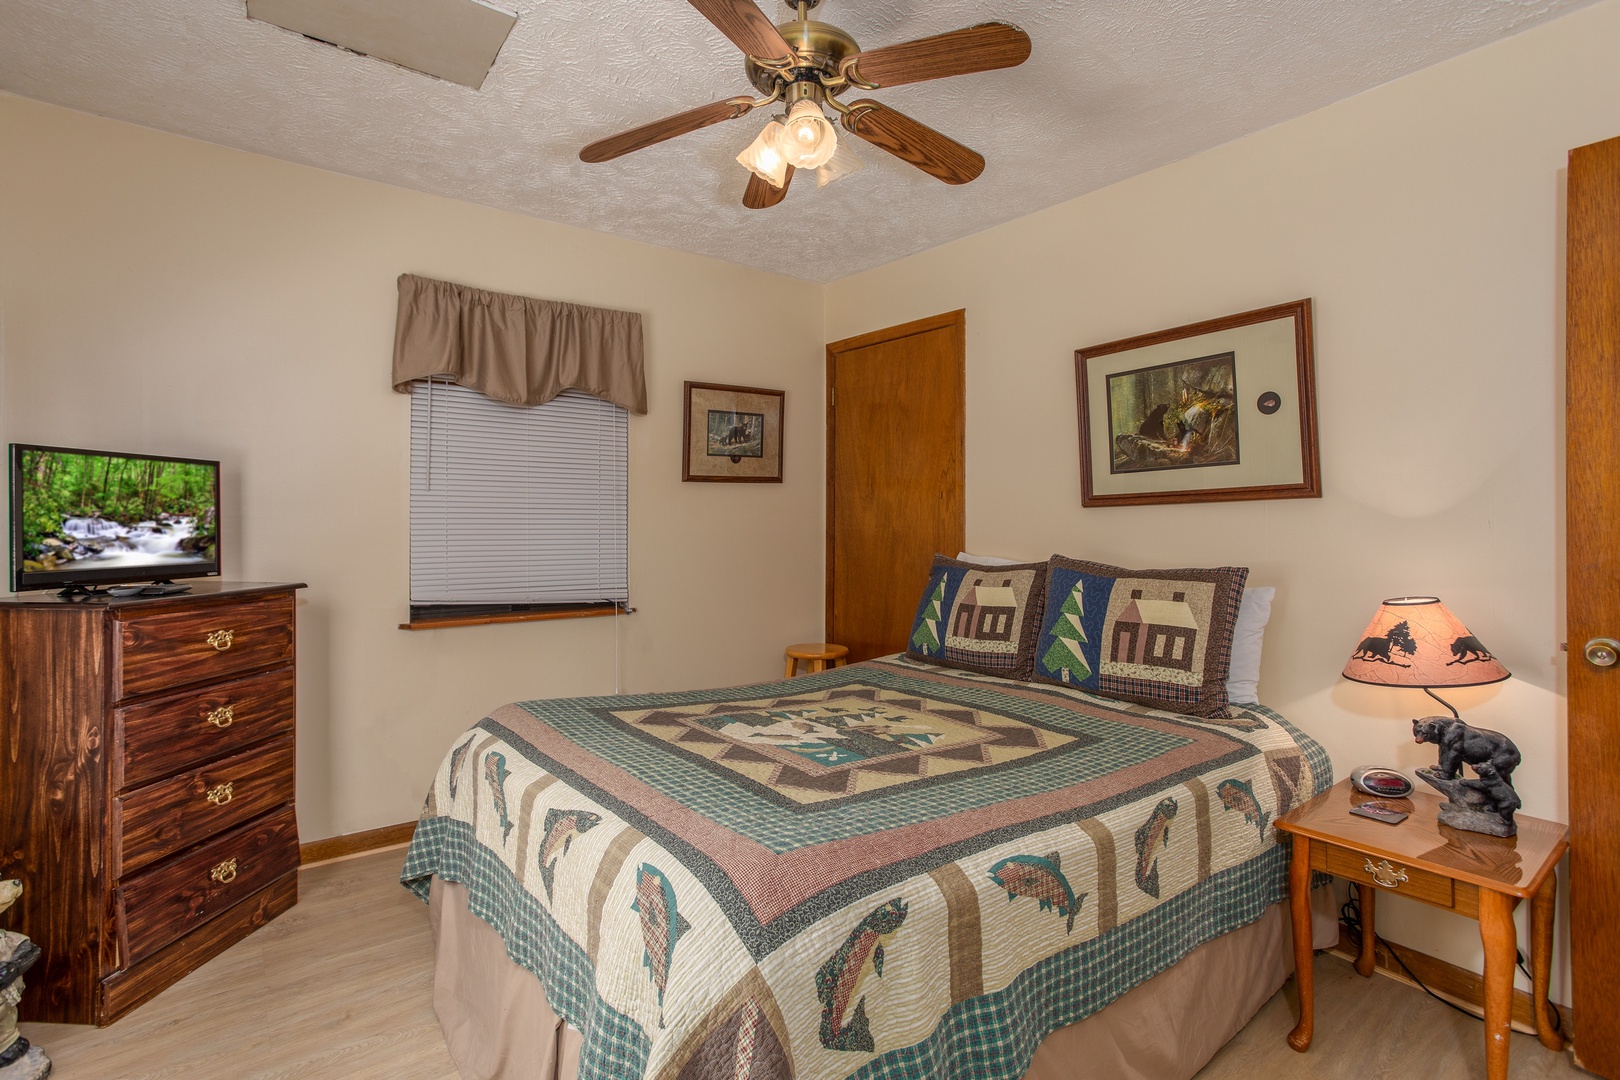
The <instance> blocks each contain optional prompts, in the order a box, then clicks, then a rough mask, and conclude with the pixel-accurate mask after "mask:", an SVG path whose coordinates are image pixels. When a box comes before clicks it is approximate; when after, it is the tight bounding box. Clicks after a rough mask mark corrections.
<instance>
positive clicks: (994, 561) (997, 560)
mask: <svg viewBox="0 0 1620 1080" xmlns="http://www.w3.org/2000/svg"><path fill="white" fill-rule="evenodd" d="M956 561H957V562H970V563H975V564H977V565H979V566H1017V565H1018V564H1019V563H1021V562H1028V561H1029V560H1028V559H1003V558H1001V557H1000V556H999V555H969V554H968V553H967V552H965V551H958V552H957V553H956Z"/></svg>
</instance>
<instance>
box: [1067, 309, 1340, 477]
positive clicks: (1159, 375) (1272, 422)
mask: <svg viewBox="0 0 1620 1080" xmlns="http://www.w3.org/2000/svg"><path fill="white" fill-rule="evenodd" d="M1312 363H1313V362H1312V356H1311V302H1310V300H1309V299H1305V300H1296V301H1294V302H1293V303H1290V304H1279V305H1277V306H1276V307H1269V308H1261V309H1259V310H1256V311H1246V312H1243V313H1241V314H1238V315H1228V316H1226V317H1225V318H1220V319H1210V320H1208V321H1206V322H1201V323H1193V324H1191V325H1189V326H1178V327H1176V328H1174V329H1172V330H1161V331H1158V332H1157V333H1152V334H1143V335H1141V336H1139V337H1133V338H1126V339H1124V340H1122V341H1111V342H1107V343H1106V344H1102V345H1093V346H1090V347H1089V348H1084V349H1076V350H1075V354H1074V373H1075V385H1076V393H1077V398H1078V404H1079V412H1080V479H1081V497H1080V502H1081V505H1083V506H1140V505H1144V504H1148V503H1189V502H1226V501H1231V500H1240V499H1309V498H1320V497H1321V494H1322V473H1321V464H1320V461H1319V460H1318V457H1317V443H1316V377H1315V372H1314V369H1313V366H1312Z"/></svg>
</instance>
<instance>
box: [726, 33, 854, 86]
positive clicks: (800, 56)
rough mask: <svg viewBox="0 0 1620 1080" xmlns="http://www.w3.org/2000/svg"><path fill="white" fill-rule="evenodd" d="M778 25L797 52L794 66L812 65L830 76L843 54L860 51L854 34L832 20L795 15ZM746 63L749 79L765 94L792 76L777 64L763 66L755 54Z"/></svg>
mask: <svg viewBox="0 0 1620 1080" xmlns="http://www.w3.org/2000/svg"><path fill="white" fill-rule="evenodd" d="M776 29H777V30H778V31H780V33H781V35H782V37H783V38H785V39H786V40H787V43H788V44H789V45H791V46H792V47H793V50H794V52H795V53H796V54H797V61H796V62H795V63H794V65H793V69H791V70H800V69H803V68H813V69H815V70H816V71H817V72H819V73H820V74H822V75H825V76H827V77H829V78H830V77H832V76H835V75H837V74H838V65H839V64H840V63H842V62H843V59H844V57H846V56H854V55H855V54H856V53H858V52H860V51H861V47H860V46H859V45H857V44H856V43H855V39H854V38H852V37H850V36H849V35H848V34H846V33H844V32H843V31H842V30H840V29H838V27H836V26H834V25H832V24H831V23H823V22H815V21H813V20H810V19H805V20H803V21H800V20H798V19H795V20H793V21H792V22H785V23H782V24H780V25H779V26H777V28H776ZM745 66H746V70H747V72H748V81H749V82H751V83H753V84H754V86H755V87H756V88H757V89H758V90H759V92H760V93H762V94H770V93H774V92H775V91H776V87H777V84H778V83H779V82H781V81H783V80H784V79H785V78H788V77H789V75H787V74H784V73H782V72H779V71H777V70H776V69H774V68H767V67H761V66H760V63H759V61H758V60H755V59H754V58H753V57H752V56H750V57H748V58H747V61H746V65H745ZM817 81H818V82H819V81H821V80H820V79H817ZM845 89H846V87H844V86H839V87H836V88H834V89H832V90H829V91H828V93H829V94H838V93H842V92H843V91H844V90H845Z"/></svg>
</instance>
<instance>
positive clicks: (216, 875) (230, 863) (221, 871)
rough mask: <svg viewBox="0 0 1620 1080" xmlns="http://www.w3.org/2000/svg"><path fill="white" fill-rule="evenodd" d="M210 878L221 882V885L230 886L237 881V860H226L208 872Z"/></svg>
mask: <svg viewBox="0 0 1620 1080" xmlns="http://www.w3.org/2000/svg"><path fill="white" fill-rule="evenodd" d="M208 876H209V877H210V878H212V879H213V880H215V881H217V882H219V883H220V884H221V885H229V884H230V883H231V882H233V881H235V880H236V860H235V859H226V860H225V861H224V862H222V863H220V864H219V865H218V866H216V867H214V868H213V869H212V870H210V871H208Z"/></svg>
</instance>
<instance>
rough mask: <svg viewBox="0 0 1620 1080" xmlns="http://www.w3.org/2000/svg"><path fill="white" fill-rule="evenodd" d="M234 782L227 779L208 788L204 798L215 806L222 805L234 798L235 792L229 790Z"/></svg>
mask: <svg viewBox="0 0 1620 1080" xmlns="http://www.w3.org/2000/svg"><path fill="white" fill-rule="evenodd" d="M234 783H235V781H234V780H227V781H225V783H223V784H221V785H219V786H218V787H215V788H210V789H209V790H208V794H207V796H206V798H207V799H208V801H209V802H211V803H213V804H214V805H215V806H224V805H225V804H226V803H228V802H230V801H231V799H233V798H235V792H234V791H232V790H231V787H232V785H233V784H234Z"/></svg>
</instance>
